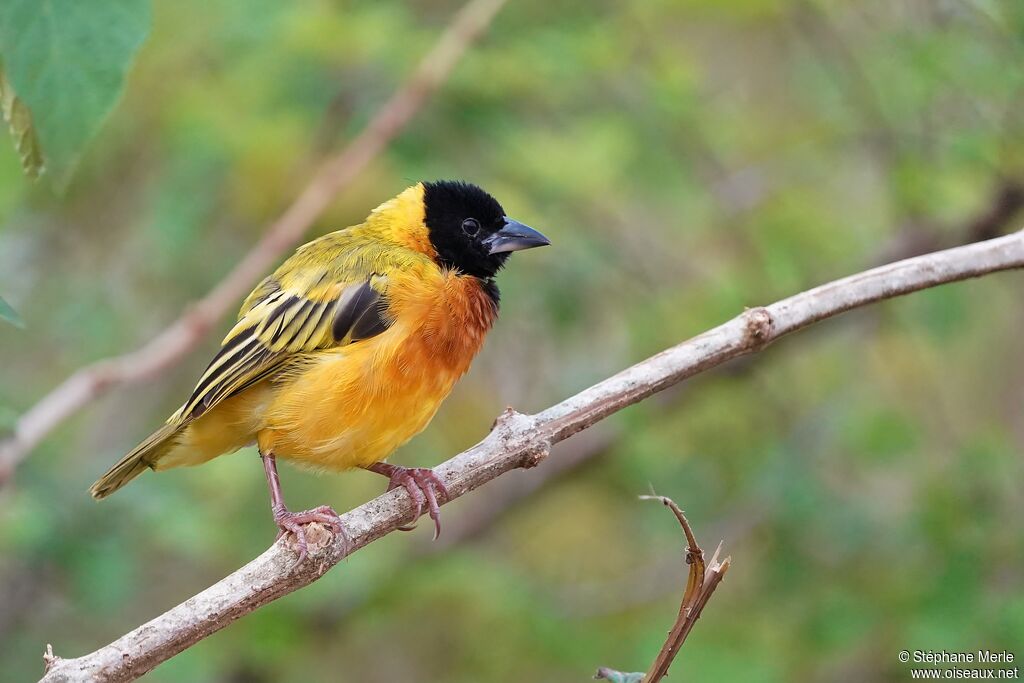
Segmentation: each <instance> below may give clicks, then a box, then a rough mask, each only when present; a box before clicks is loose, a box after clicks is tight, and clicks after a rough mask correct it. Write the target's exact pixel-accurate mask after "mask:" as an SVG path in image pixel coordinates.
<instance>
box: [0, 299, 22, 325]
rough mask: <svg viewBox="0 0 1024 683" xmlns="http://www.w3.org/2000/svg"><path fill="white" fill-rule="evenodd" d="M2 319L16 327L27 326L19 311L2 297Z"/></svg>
mask: <svg viewBox="0 0 1024 683" xmlns="http://www.w3.org/2000/svg"><path fill="white" fill-rule="evenodd" d="M0 320H6V321H7V322H9V323H11V324H12V325H14V326H15V327H25V322H24V321H23V320H22V319H21V316H20V315H18V312H17V311H15V310H14V309H13V308H11V305H10V304H9V303H7V302H6V301H4V300H3V298H2V297H0Z"/></svg>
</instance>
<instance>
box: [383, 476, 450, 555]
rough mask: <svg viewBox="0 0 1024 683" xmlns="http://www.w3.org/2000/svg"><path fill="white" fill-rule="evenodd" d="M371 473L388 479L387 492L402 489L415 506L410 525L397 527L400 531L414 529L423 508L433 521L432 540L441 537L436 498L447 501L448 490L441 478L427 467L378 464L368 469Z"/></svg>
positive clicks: (439, 514)
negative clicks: (414, 513) (414, 514)
mask: <svg viewBox="0 0 1024 683" xmlns="http://www.w3.org/2000/svg"><path fill="white" fill-rule="evenodd" d="M367 469H369V470H370V471H372V472H377V473H378V474H383V475H384V476H386V477H388V491H391V490H392V489H396V488H398V487H399V486H401V487H402V488H404V489H405V490H406V491H407V492H408V494H409V497H410V498H412V502H413V504H414V505H415V506H416V516H415V517H413V520H412V524H410V525H408V526H400V527H398V528H399V529H401V530H402V531H410V530H412V529H413V528H415V524H416V520H418V519H419V518H420V516H421V515H422V514H423V508H424V507H426V508H427V513H428V514H429V515H430V519H432V520H434V540H435V541H436V540H437V537H438V536H440V535H441V507H440V505H439V504H438V502H437V501H438V498H440V499H442V500H444V501H447V500H448V489H447V488H445V485H444V482H443V481H442V480H441V477H439V476H437V474H436V473H435V472H434V470H432V469H430V468H427V467H399V466H398V465H389V464H388V463H386V462H378V463H377V464H375V465H372V466H370V467H369V468H367Z"/></svg>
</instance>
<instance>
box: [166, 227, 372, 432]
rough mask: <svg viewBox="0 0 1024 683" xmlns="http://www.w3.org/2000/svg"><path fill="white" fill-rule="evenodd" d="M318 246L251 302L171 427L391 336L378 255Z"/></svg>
mask: <svg viewBox="0 0 1024 683" xmlns="http://www.w3.org/2000/svg"><path fill="white" fill-rule="evenodd" d="M329 237H334V236H333V235H332V236H329ZM320 242H321V240H318V241H317V242H312V243H310V244H309V245H307V246H306V247H304V248H303V249H300V250H299V252H298V253H296V254H295V256H293V257H292V258H291V259H289V260H288V261H286V262H285V263H284V265H282V266H281V267H280V268H279V269H278V270H277V272H275V273H274V274H273V275H271V276H270V277H268V278H266V279H265V280H264V281H263V282H261V283H260V284H259V286H257V287H256V289H255V290H254V291H253V292H252V294H250V295H249V298H248V299H246V301H245V303H244V304H243V306H242V310H241V313H240V314H239V318H238V322H237V323H236V324H235V326H234V327H233V328H232V329H231V331H230V332H228V334H227V336H226V337H225V338H224V341H223V342H222V343H221V348H220V351H219V352H218V353H217V355H216V356H215V357H214V358H213V360H212V361H211V362H210V365H209V366H208V367H207V368H206V371H205V372H204V373H203V376H202V377H201V378H200V380H199V383H198V384H197V385H196V388H195V391H193V392H192V396H191V397H189V399H188V401H186V402H185V404H184V405H183V406H182V407H181V408H180V409H179V410H178V412H176V413H175V414H174V415H173V416H171V418H170V420H168V422H170V423H172V424H175V425H183V424H186V423H188V422H191V421H192V420H194V419H196V418H198V417H199V416H201V415H202V414H203V413H205V412H206V411H207V410H209V409H210V408H212V407H213V406H215V405H217V404H218V403H220V402H221V401H223V400H224V399H225V398H228V397H229V396H233V395H234V394H237V393H238V392H240V391H242V390H243V389H246V388H247V387H250V386H252V385H253V384H255V383H256V382H259V381H260V380H263V379H266V378H267V377H269V376H270V375H272V374H274V372H275V371H277V370H279V369H281V367H282V365H283V364H284V363H286V362H288V361H290V360H294V359H295V358H297V357H299V356H301V355H302V354H306V353H310V352H313V351H317V350H322V349H328V348H334V347H338V346H344V345H346V344H350V343H352V342H356V341H359V340H361V339H367V338H369V337H373V336H375V335H377V334H380V333H381V332H383V331H384V330H386V329H387V328H388V326H389V325H390V324H391V320H390V319H389V318H388V315H387V296H386V294H387V277H386V276H385V275H383V274H381V273H378V272H375V270H386V268H384V267H383V266H385V264H384V263H377V264H376V265H377V266H378V268H374V267H372V265H371V264H373V263H374V261H375V259H374V258H372V256H374V254H372V253H366V252H367V251H368V250H367V249H366V248H364V249H362V250H359V249H356V250H352V249H346V248H345V247H346V246H348V247H351V246H353V245H346V244H345V242H346V241H345V240H338V239H337V238H336V237H335V239H334V241H333V242H327V243H321V244H318V243H320ZM364 246H365V245H364Z"/></svg>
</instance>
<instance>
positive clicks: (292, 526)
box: [260, 453, 348, 565]
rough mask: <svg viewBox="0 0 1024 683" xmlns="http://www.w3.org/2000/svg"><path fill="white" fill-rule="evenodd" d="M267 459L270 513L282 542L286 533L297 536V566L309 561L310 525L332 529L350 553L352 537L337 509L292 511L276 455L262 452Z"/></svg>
mask: <svg viewBox="0 0 1024 683" xmlns="http://www.w3.org/2000/svg"><path fill="white" fill-rule="evenodd" d="M260 458H261V459H262V460H263V471H264V472H266V475H267V486H268V487H270V510H271V512H273V513H274V524H276V525H277V528H278V529H280V531H279V532H278V534H277V538H278V539H280V538H281V537H282V536H284V535H285V534H286V533H288V532H291V533H293V534H295V542H296V544H297V545H298V546H299V559H298V561H297V562H296V563H295V564H296V565H299V564H301V563H302V561H303V560H305V559H306V551H307V550H308V549H309V545H308V544H307V543H306V529H305V525H306V524H311V523H312V522H318V523H320V524H323V525H324V526H326V527H328V528H329V529H331V531H333V532H334V533H335V534H336V535H337V536H339V537H341V540H342V542H343V544H344V546H345V548H344V551H345V554H346V555H347V554H348V536H347V535H346V534H345V528H344V527H343V526H342V525H341V517H340V516H339V515H338V513H337V512H335V511H334V508H332V507H330V506H329V505H321V506H320V507H316V508H313V509H312V510H303V511H302V512H291V511H290V510H288V508H287V507H286V506H285V504H284V497H282V495H281V478H280V477H279V476H278V474H277V459H276V458H274V455H273V454H270V455H264V454H263V453H260Z"/></svg>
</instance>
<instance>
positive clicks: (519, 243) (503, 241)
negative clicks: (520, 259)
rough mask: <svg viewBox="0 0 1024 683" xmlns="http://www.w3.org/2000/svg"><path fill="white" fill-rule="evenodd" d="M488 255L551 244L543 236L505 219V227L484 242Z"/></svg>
mask: <svg viewBox="0 0 1024 683" xmlns="http://www.w3.org/2000/svg"><path fill="white" fill-rule="evenodd" d="M484 244H485V245H486V246H487V250H488V253H490V254H504V253H506V252H512V251H522V250H523V249H533V248H534V247H543V246H546V245H548V244H551V240H549V239H548V238H547V237H545V236H544V235H542V234H540V233H539V232H537V231H536V230H534V229H533V228H531V227H529V226H527V225H523V224H522V223H520V222H519V221H514V220H512V219H511V218H509V217H507V216H506V217H505V227H503V228H502V229H501V230H499V231H498V232H496V233H494V234H493V235H491V236H490V237H488V238H487V239H485V240H484Z"/></svg>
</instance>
